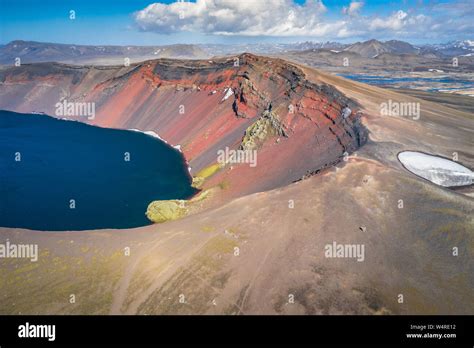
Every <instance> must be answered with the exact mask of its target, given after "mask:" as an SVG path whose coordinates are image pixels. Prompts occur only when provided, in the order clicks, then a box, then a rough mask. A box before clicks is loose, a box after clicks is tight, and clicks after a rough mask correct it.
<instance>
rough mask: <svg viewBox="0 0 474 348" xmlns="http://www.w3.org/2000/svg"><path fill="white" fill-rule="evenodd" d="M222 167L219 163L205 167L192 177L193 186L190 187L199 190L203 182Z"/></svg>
mask: <svg viewBox="0 0 474 348" xmlns="http://www.w3.org/2000/svg"><path fill="white" fill-rule="evenodd" d="M222 167H223V165H221V164H220V163H214V164H211V165H210V166H207V167H206V168H203V169H201V170H200V171H199V172H198V173H197V174H196V175H195V176H194V177H193V184H192V186H193V187H195V188H200V187H201V186H202V184H203V183H204V181H205V180H206V179H207V178H209V177H211V176H212V175H214V174H215V173H217V172H218V171H219V170H220V169H221V168H222Z"/></svg>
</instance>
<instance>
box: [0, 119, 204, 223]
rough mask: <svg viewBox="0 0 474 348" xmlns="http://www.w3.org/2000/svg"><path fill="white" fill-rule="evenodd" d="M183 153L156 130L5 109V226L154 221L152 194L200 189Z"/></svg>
mask: <svg viewBox="0 0 474 348" xmlns="http://www.w3.org/2000/svg"><path fill="white" fill-rule="evenodd" d="M191 182H192V178H191V176H190V174H189V172H188V168H187V166H186V163H185V160H184V158H183V156H182V154H181V153H180V152H179V151H178V150H176V149H174V148H173V147H171V146H169V145H168V144H166V143H164V142H163V141H161V140H159V139H157V138H154V137H152V136H149V135H146V134H143V133H140V132H133V131H126V130H117V129H107V128H100V127H95V126H90V125H86V124H83V123H80V122H73V121H65V120H58V119H55V118H52V117H49V116H46V115H37V114H19V113H14V112H8V111H0V227H19V228H28V229H35V230H51V231H62V230H85V229H103V228H131V227H138V226H144V225H149V224H150V221H149V220H148V219H147V218H146V216H145V212H146V209H147V206H148V204H149V203H150V202H151V201H153V200H163V199H185V198H189V197H190V196H192V195H193V194H195V193H196V190H195V189H194V188H193V187H191Z"/></svg>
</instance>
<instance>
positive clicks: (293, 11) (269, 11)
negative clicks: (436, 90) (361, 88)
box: [134, 0, 473, 39]
mask: <svg viewBox="0 0 474 348" xmlns="http://www.w3.org/2000/svg"><path fill="white" fill-rule="evenodd" d="M459 1H460V2H459V3H455V4H457V6H452V7H451V8H442V7H440V6H430V7H426V6H425V7H420V8H418V9H405V10H401V9H400V10H398V11H394V12H393V13H391V14H389V15H386V16H380V15H363V13H362V12H363V10H364V2H363V1H351V2H350V4H349V5H348V6H346V7H344V8H343V9H342V13H343V14H344V15H343V16H340V18H335V17H330V18H326V17H327V16H326V13H327V8H326V6H325V5H324V4H323V2H322V0H306V2H305V3H304V4H303V5H298V4H296V3H295V2H294V1H293V0H265V1H264V0H196V1H195V2H189V1H186V2H184V1H179V2H173V3H170V4H163V3H154V4H151V5H149V6H147V7H145V8H144V9H142V10H141V11H138V12H136V13H134V19H135V23H136V25H137V26H138V28H139V29H140V30H143V31H152V32H157V33H161V34H173V33H178V32H197V33H203V34H210V35H227V36H231V35H239V36H274V37H284V36H287V37H315V38H323V39H341V38H349V37H351V36H352V37H353V36H358V37H366V38H374V37H377V38H383V37H390V38H393V37H395V38H404V37H405V38H406V37H413V35H414V33H415V35H416V36H417V38H421V37H429V36H432V37H434V36H437V37H442V36H443V35H444V34H446V33H449V35H454V34H456V32H466V31H469V30H471V29H472V28H473V24H472V20H471V19H472V18H471V17H470V16H467V17H468V18H466V16H463V15H462V14H461V13H462V11H463V10H466V6H465V3H466V2H465V1H472V0H459ZM420 11H423V12H425V13H420ZM443 12H446V13H449V17H450V18H451V21H450V20H449V18H444V16H443ZM453 13H457V16H452V14H453ZM430 14H431V16H430ZM451 22H452V23H451ZM463 28H464V29H463Z"/></svg>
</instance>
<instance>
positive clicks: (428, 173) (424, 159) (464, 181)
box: [398, 151, 474, 187]
mask: <svg viewBox="0 0 474 348" xmlns="http://www.w3.org/2000/svg"><path fill="white" fill-rule="evenodd" d="M398 159H399V160H400V162H402V164H403V166H404V167H405V168H406V169H408V170H409V171H410V172H412V173H414V174H416V175H418V176H421V177H422V178H424V179H426V180H429V181H431V182H433V183H435V184H437V185H440V186H444V187H451V186H465V185H472V183H473V182H474V172H472V171H471V170H470V169H469V168H466V167H464V166H462V165H460V164H459V163H456V162H454V161H450V160H447V159H445V158H441V157H438V156H432V155H427V154H425V153H421V152H415V151H403V152H400V153H399V154H398Z"/></svg>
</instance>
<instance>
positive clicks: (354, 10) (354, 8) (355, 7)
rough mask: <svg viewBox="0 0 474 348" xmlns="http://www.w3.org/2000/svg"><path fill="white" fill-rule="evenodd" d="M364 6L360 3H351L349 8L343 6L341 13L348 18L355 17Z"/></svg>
mask: <svg viewBox="0 0 474 348" xmlns="http://www.w3.org/2000/svg"><path fill="white" fill-rule="evenodd" d="M363 6H364V3H363V2H362V1H352V2H351V3H350V5H349V7H346V6H344V7H343V8H342V13H343V14H347V15H349V16H355V15H358V14H359V11H360V9H361V8H362V7H363Z"/></svg>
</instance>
